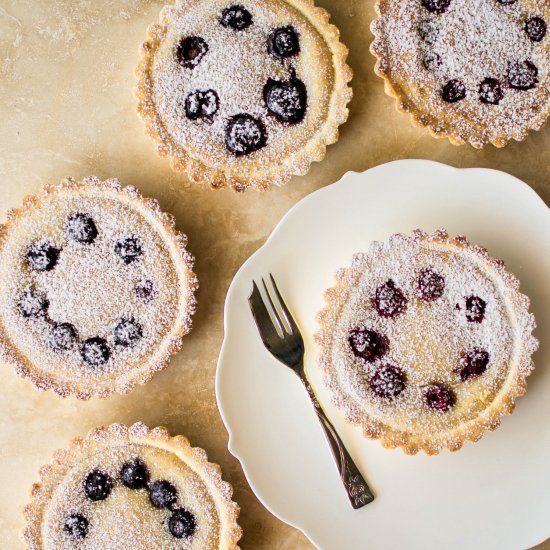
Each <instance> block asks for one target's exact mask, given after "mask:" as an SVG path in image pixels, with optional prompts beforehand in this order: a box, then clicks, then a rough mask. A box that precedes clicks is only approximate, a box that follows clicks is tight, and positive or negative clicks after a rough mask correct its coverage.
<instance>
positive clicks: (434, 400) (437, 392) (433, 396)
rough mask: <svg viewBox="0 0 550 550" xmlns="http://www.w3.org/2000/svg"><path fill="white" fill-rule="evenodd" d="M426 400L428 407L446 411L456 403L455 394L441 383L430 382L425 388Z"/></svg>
mask: <svg viewBox="0 0 550 550" xmlns="http://www.w3.org/2000/svg"><path fill="white" fill-rule="evenodd" d="M426 402H427V403H428V406H429V407H430V409H432V410H434V411H437V412H448V411H450V410H451V409H452V408H453V407H454V404H455V403H456V396H455V394H454V392H453V390H451V389H450V388H447V386H443V385H442V384H431V385H430V386H428V389H427V390H426Z"/></svg>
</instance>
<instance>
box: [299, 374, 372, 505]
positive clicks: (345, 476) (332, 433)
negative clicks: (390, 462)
mask: <svg viewBox="0 0 550 550" xmlns="http://www.w3.org/2000/svg"><path fill="white" fill-rule="evenodd" d="M297 374H298V376H299V377H300V380H301V381H302V383H303V385H304V387H305V389H306V391H307V394H308V395H309V399H310V400H311V404H312V405H313V408H314V409H315V413H316V414H317V418H318V419H319V422H320V423H321V426H322V428H323V432H324V434H325V437H326V438H327V441H328V444H329V446H330V450H331V451H332V456H333V457H334V461H335V462H336V466H337V467H338V472H339V473H340V479H341V480H342V483H343V485H344V488H345V489H346V493H347V495H348V498H349V501H350V502H351V505H352V506H353V508H354V509H356V510H357V509H358V508H362V507H363V506H365V505H366V504H369V503H370V502H372V501H373V500H374V495H373V494H372V492H371V490H370V489H369V486H368V485H367V482H366V481H365V479H364V478H363V476H362V475H361V472H360V471H359V469H358V468H357V466H356V465H355V462H353V459H352V458H351V456H350V454H349V453H348V451H347V449H346V448H345V447H344V444H343V443H342V440H341V439H340V436H339V435H338V434H337V433H336V430H335V429H334V426H333V425H332V424H331V422H330V420H329V419H328V418H327V416H326V414H325V412H324V411H323V408H322V407H321V404H320V403H319V401H318V400H317V397H315V393H314V392H313V388H312V387H311V385H310V383H309V381H308V379H307V378H306V375H305V372H304V371H303V370H302V371H301V372H300V371H299V372H297Z"/></svg>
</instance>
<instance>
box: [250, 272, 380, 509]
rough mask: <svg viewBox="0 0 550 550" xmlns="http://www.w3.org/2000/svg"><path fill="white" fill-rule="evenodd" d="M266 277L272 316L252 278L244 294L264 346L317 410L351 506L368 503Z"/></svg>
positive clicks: (301, 346)
mask: <svg viewBox="0 0 550 550" xmlns="http://www.w3.org/2000/svg"><path fill="white" fill-rule="evenodd" d="M270 278H271V284H272V285H273V290H274V293H275V299H273V297H272V295H271V294H270V293H269V290H268V288H267V285H266V284H265V281H264V280H263V279H262V284H263V287H264V290H265V294H266V296H267V298H268V300H269V303H270V305H271V309H272V312H273V319H272V317H271V316H270V314H269V311H268V308H267V306H266V304H265V302H264V300H263V298H262V295H261V294H260V289H259V288H258V285H257V284H256V282H255V281H253V285H254V286H253V288H252V294H251V295H250V297H249V298H248V303H249V305H250V309H251V310H252V315H253V316H254V321H255V322H256V326H257V327H258V331H259V332H260V336H261V338H262V341H263V343H264V346H265V347H266V348H267V349H268V351H269V352H270V353H271V355H273V356H274V357H275V358H276V359H278V360H279V361H280V362H281V363H283V364H284V365H286V366H287V367H289V368H290V369H292V370H293V371H294V372H295V373H296V374H297V375H298V378H300V380H301V381H302V384H303V385H304V387H305V389H306V391H307V394H308V395H309V399H310V400H311V403H312V405H313V408H314V410H315V412H316V414H317V418H318V419H319V422H320V423H321V426H322V428H323V432H324V434H325V437H326V439H327V441H328V444H329V446H330V450H331V451H332V456H333V457H334V460H335V462H336V466H337V467H338V471H339V473H340V478H341V480H342V483H343V484H344V488H345V489H346V493H347V495H348V498H349V500H350V502H351V505H352V506H353V508H355V509H357V508H361V507H363V506H365V505H366V504H369V502H372V501H373V500H374V495H373V494H372V492H371V490H370V489H369V487H368V485H367V482H366V481H365V480H364V478H363V476H362V475H361V472H360V471H359V469H358V468H357V466H356V465H355V463H354V462H353V459H352V458H351V456H350V455H349V453H348V451H347V450H346V448H345V447H344V444H343V443H342V440H341V439H340V437H339V436H338V434H337V433H336V430H335V429H334V426H333V425H332V424H331V422H330V420H329V419H328V418H327V416H326V415H325V413H324V411H323V409H322V407H321V405H320V403H319V401H318V400H317V398H316V397H315V394H314V393H313V389H312V387H311V385H310V383H309V381H308V379H307V377H306V373H305V369H304V352H305V347H304V340H303V338H302V335H301V334H300V330H299V329H298V326H297V325H296V323H295V321H294V319H293V317H292V314H291V313H290V311H289V310H288V308H287V306H286V304H285V302H284V300H283V298H282V296H281V294H280V292H279V289H278V288H277V285H276V284H275V279H274V278H273V275H270ZM285 321H286V323H285Z"/></svg>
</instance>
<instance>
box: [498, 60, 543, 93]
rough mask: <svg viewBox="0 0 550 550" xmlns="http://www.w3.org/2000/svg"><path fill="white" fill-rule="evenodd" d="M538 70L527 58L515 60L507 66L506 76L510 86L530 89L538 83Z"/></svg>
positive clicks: (517, 88) (518, 88)
mask: <svg viewBox="0 0 550 550" xmlns="http://www.w3.org/2000/svg"><path fill="white" fill-rule="evenodd" d="M538 74H539V71H538V69H537V67H536V66H535V64H534V63H533V62H531V61H529V60H526V61H515V62H514V63H511V64H510V65H509V67H508V72H507V74H506V78H507V80H508V84H509V85H510V87H511V88H514V89H516V90H523V91H525V90H531V89H532V88H534V87H535V86H536V85H537V84H538V83H539V79H538Z"/></svg>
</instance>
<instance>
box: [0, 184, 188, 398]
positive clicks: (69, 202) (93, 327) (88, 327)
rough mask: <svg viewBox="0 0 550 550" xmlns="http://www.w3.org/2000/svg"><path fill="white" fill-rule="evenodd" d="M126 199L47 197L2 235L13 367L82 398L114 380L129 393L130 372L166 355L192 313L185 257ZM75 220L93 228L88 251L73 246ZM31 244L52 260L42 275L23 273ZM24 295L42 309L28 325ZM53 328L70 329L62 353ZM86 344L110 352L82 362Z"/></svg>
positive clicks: (85, 245)
mask: <svg viewBox="0 0 550 550" xmlns="http://www.w3.org/2000/svg"><path fill="white" fill-rule="evenodd" d="M130 195H131V193H126V194H122V193H120V192H119V193H118V194H115V193H108V192H105V190H104V189H98V188H92V187H90V188H87V189H85V190H83V189H80V190H78V191H67V192H63V193H62V192H56V193H52V194H50V195H48V196H44V197H43V198H42V197H41V202H40V204H39V206H38V207H36V208H32V209H27V210H26V211H25V212H24V214H22V215H21V216H20V217H19V218H18V219H17V222H16V223H13V224H11V225H10V226H9V229H8V231H7V232H6V235H5V236H4V242H3V245H2V249H1V251H0V277H1V279H2V283H3V284H2V285H1V287H0V318H1V321H2V325H3V330H4V331H5V332H6V337H7V339H9V341H10V348H11V349H12V350H17V351H16V355H17V357H16V359H17V361H18V362H20V363H21V362H22V363H32V370H33V372H35V373H36V372H40V373H41V376H45V377H50V378H51V379H54V380H57V381H59V382H61V383H63V382H68V383H71V384H76V385H78V384H80V383H81V384H82V385H83V386H82V388H81V389H82V390H83V391H85V390H86V389H87V385H89V384H90V383H91V384H95V383H98V382H99V383H101V382H102V381H107V380H109V379H112V378H113V377H124V376H127V377H128V383H132V380H131V378H132V373H133V371H134V370H136V371H137V370H139V369H140V368H141V367H142V366H144V365H147V363H149V362H155V361H159V362H161V358H162V357H163V355H166V354H167V350H168V349H169V348H170V346H171V344H172V340H171V339H172V338H173V336H172V335H171V330H172V329H173V328H174V326H175V325H177V324H178V323H181V322H182V320H181V319H179V317H181V312H182V311H185V310H186V309H188V310H189V313H192V311H193V309H194V302H193V299H192V289H193V288H194V286H195V284H196V280H195V277H194V275H192V274H191V272H190V271H189V269H188V265H187V264H186V260H185V259H184V258H182V257H181V254H182V250H181V249H180V248H178V245H177V244H176V243H175V241H174V239H173V238H172V235H171V234H169V233H168V232H167V231H166V229H165V228H164V227H163V225H162V223H161V222H160V221H159V219H158V218H155V216H154V215H153V214H152V213H149V212H148V211H147V209H144V208H139V207H138V206H136V203H135V202H133V201H132V200H131V197H130ZM157 208H158V205H157ZM76 214H84V215H85V216H86V217H87V218H88V219H90V220H92V221H93V224H94V226H95V228H96V230H97V236H95V238H94V239H93V240H92V242H78V241H76V240H75V239H74V238H71V236H70V233H69V232H68V230H67V220H68V219H70V218H71V216H74V215H76ZM128 239H133V240H134V241H133V242H136V243H138V248H139V250H138V253H137V254H136V257H135V258H133V261H129V262H127V261H125V257H124V256H123V255H121V253H120V244H119V243H121V242H122V243H125V242H127V240H128ZM37 243H38V245H40V244H43V245H45V246H51V247H53V248H54V249H55V250H56V251H57V253H56V254H57V255H56V258H55V260H54V262H53V266H51V267H50V268H49V269H47V270H43V271H40V270H37V269H34V268H33V266H32V265H31V264H30V263H29V260H28V257H27V256H28V252H29V250H32V249H33V247H35V246H36V245H37ZM123 248H124V247H123ZM178 255H179V256H180V257H179V258H178ZM144 289H145V290H144ZM29 292H32V293H33V294H34V295H37V296H40V297H41V301H42V303H43V311H41V312H39V313H38V314H33V315H30V316H29V315H28V314H26V313H25V311H24V309H25V308H24V307H23V308H22V306H21V303H22V301H24V297H25V296H26V295H28V293H29ZM44 304H45V305H44ZM27 308H28V305H27ZM27 313H28V312H27ZM183 322H189V319H188V318H187V320H183ZM58 325H64V326H65V325H70V327H72V329H71V330H72V331H73V332H72V337H69V338H68V339H66V340H63V339H61V341H60V342H59V344H60V345H61V347H63V348H64V349H59V345H56V340H55V338H54V336H52V331H53V330H54V327H56V326H58ZM58 338H59V336H58ZM90 339H95V341H97V339H101V341H102V342H103V345H104V347H105V349H106V350H107V351H106V354H104V356H103V357H102V358H101V360H100V361H98V362H94V360H93V357H92V360H91V361H88V360H86V358H85V357H84V356H83V350H84V347H85V345H86V342H87V341H89V340H90ZM92 351H94V350H92ZM134 378H135V376H134ZM124 384H125V382H124V381H123V382H122V386H123V385H124ZM88 389H89V388H88Z"/></svg>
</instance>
